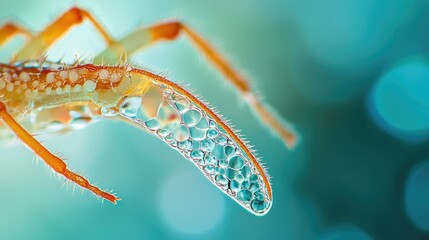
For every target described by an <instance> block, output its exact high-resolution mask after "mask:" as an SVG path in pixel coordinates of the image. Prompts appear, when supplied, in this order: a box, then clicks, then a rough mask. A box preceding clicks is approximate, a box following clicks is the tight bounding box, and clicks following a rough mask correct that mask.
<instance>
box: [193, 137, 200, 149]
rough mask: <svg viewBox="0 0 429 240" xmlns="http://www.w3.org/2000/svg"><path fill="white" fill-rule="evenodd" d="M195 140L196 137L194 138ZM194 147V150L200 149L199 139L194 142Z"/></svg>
mask: <svg viewBox="0 0 429 240" xmlns="http://www.w3.org/2000/svg"><path fill="white" fill-rule="evenodd" d="M194 140H195V139H194ZM192 149H193V150H199V149H200V142H199V141H194V142H193V143H192Z"/></svg>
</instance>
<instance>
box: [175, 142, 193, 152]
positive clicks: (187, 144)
mask: <svg viewBox="0 0 429 240" xmlns="http://www.w3.org/2000/svg"><path fill="white" fill-rule="evenodd" d="M178 147H179V148H180V149H185V150H190V149H191V148H192V141H191V140H185V141H181V142H179V144H178Z"/></svg>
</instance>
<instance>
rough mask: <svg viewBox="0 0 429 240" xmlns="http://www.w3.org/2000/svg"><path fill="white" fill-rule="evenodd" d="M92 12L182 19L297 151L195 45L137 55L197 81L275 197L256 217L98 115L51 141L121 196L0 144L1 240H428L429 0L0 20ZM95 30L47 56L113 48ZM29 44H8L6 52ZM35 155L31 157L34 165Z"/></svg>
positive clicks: (42, 6) (164, 8)
mask: <svg viewBox="0 0 429 240" xmlns="http://www.w3.org/2000/svg"><path fill="white" fill-rule="evenodd" d="M73 5H78V6H80V7H84V8H86V9H88V10H89V11H90V12H92V13H93V14H94V16H95V17H96V18H97V19H99V20H100V22H101V23H102V25H103V26H105V27H106V29H107V31H108V32H109V33H111V34H112V36H114V37H116V38H119V37H121V36H124V35H125V34H127V33H129V32H130V31H132V30H133V29H135V28H136V27H137V26H139V25H141V24H143V25H148V24H151V23H154V22H156V21H159V20H164V19H171V18H172V17H174V18H178V19H181V20H183V21H184V22H186V23H188V24H189V25H191V26H192V27H194V28H195V29H197V30H198V32H200V33H201V34H202V35H203V36H205V37H206V38H207V39H209V40H210V41H211V42H212V43H213V44H214V45H215V46H216V47H217V48H218V49H219V50H220V51H221V52H222V53H224V54H225V55H226V56H227V57H228V59H230V60H231V62H232V63H233V64H234V66H236V67H237V68H238V69H240V71H242V72H243V73H245V74H246V75H247V76H249V78H250V79H251V81H252V85H253V86H254V88H255V89H256V91H257V92H258V93H260V94H261V95H262V96H263V98H264V100H265V102H266V103H267V104H270V105H271V106H272V107H273V108H274V109H276V111H277V112H278V113H279V115H280V116H282V117H283V118H285V119H286V120H287V121H288V122H290V123H291V124H293V125H294V126H295V129H296V130H297V132H298V133H299V137H300V142H299V144H298V146H297V147H296V148H295V149H293V150H288V149H287V148H286V147H285V146H284V145H283V144H282V142H281V140H280V139H279V138H278V137H277V136H276V135H275V134H272V133H271V132H270V130H269V129H267V128H266V127H265V126H264V125H263V124H262V123H261V122H260V121H259V119H258V118H257V117H256V116H255V115H254V114H252V112H251V111H250V109H249V107H248V106H247V105H246V104H245V103H244V102H243V101H242V100H241V99H240V97H239V96H238V94H237V93H236V91H234V89H233V88H232V87H231V85H230V84H228V83H226V81H225V80H224V79H223V77H222V76H221V75H220V74H219V73H217V72H216V71H215V70H214V69H213V68H212V67H211V66H209V64H207V62H206V61H205V60H204V58H202V57H200V55H199V54H198V52H197V51H196V50H195V49H194V48H193V47H192V45H191V44H190V43H189V42H188V41H187V40H186V39H185V38H180V39H179V40H178V41H176V42H173V43H162V44H157V45H156V46H154V47H151V48H148V49H146V50H145V51H143V52H142V53H139V54H137V55H135V56H134V57H133V58H132V60H133V62H134V63H136V64H138V65H140V66H143V67H144V68H145V69H149V70H152V71H154V72H156V73H167V76H168V78H170V79H172V80H173V81H177V82H181V83H184V84H186V85H187V84H189V85H190V87H189V88H191V89H194V90H195V92H196V93H198V94H201V95H202V96H204V99H206V100H207V101H208V102H210V103H211V104H212V105H213V106H216V108H217V109H218V110H219V111H220V112H221V113H222V114H223V115H224V116H226V117H227V118H228V119H231V120H232V122H233V123H234V125H235V126H236V128H237V129H241V130H242V131H243V133H244V134H245V135H246V137H247V139H248V140H249V141H250V142H251V143H252V145H254V146H255V148H256V149H257V150H258V152H259V153H260V155H261V156H262V157H263V161H264V163H266V166H267V167H268V168H269V172H270V175H271V176H272V185H273V194H274V204H273V207H272V209H271V211H270V212H269V213H268V214H267V215H266V216H264V217H256V216H253V215H252V214H250V213H248V212H247V211H246V210H244V209H243V208H241V207H240V206H239V205H238V204H236V203H235V202H234V201H233V200H231V199H229V198H228V197H227V196H226V195H224V194H223V193H222V192H220V191H219V190H218V189H217V188H216V187H214V186H212V184H211V183H210V182H209V181H207V180H206V179H205V177H204V176H203V175H202V174H201V173H200V172H199V171H198V170H197V168H195V167H194V166H193V165H192V164H191V163H190V162H188V161H187V160H185V159H183V158H182V157H181V156H180V155H179V153H177V152H176V151H174V150H173V149H170V148H169V147H168V146H167V145H165V144H164V143H162V142H161V141H159V140H157V139H155V138H154V137H152V136H149V135H148V134H146V133H144V132H140V131H136V129H134V128H133V127H131V126H128V125H126V124H124V123H121V122H112V121H103V122H100V123H98V124H95V125H92V126H90V127H88V128H86V129H84V130H82V131H79V132H73V133H71V134H68V135H64V136H55V137H46V136H41V137H39V138H40V139H42V140H44V144H45V145H46V146H47V147H48V148H49V149H51V150H52V151H59V152H61V153H62V154H64V156H65V157H66V159H67V162H68V164H69V165H70V167H71V168H72V169H74V170H77V171H78V172H80V173H83V174H84V175H85V176H86V177H88V178H89V179H90V180H91V181H92V182H95V183H97V184H98V185H100V186H101V187H103V188H104V187H105V188H109V189H114V190H115V192H117V193H118V195H119V196H120V197H121V198H122V199H123V200H122V201H121V202H119V204H117V205H112V204H110V203H106V202H105V203H101V202H100V201H99V200H96V199H95V198H94V197H92V196H91V194H90V193H88V192H87V191H84V192H83V194H82V193H81V192H82V191H81V190H80V189H76V191H75V192H73V189H72V188H73V186H69V187H68V189H67V186H63V187H61V186H62V185H63V180H61V179H60V180H57V177H56V176H55V175H53V174H51V171H50V170H49V169H48V168H47V167H45V166H44V164H43V163H39V164H37V161H34V155H33V154H32V153H31V152H29V151H28V150H27V149H26V148H25V147H24V146H22V145H20V144H17V145H16V146H13V147H2V148H0V239H330V240H331V239H335V240H337V239H357V240H361V239H362V240H366V239H428V238H429V235H428V231H429V162H428V161H427V159H428V156H429V144H428V142H427V139H428V138H429V134H428V133H429V121H428V120H429V94H428V89H429V81H428V79H429V65H428V64H427V57H428V56H429V28H428V27H427V26H428V23H429V3H428V2H427V1H422V0H389V1H387V0H319V1H314V0H301V1H296V0H287V1H284V0H271V1H256V0H235V1H227V0H218V1H195V0H194V1H192V0H188V1H168V0H160V1H137V0H134V1H132V0H122V1H45V0H39V1H37V2H36V1H22V0H15V1H7V0H3V1H1V2H0V19H2V22H6V21H8V20H13V21H15V22H18V23H20V24H22V25H24V26H26V27H28V28H29V29H32V30H33V31H40V30H41V29H43V27H44V26H46V25H47V24H49V23H50V22H51V21H52V20H53V19H55V17H56V16H58V15H59V14H60V13H61V12H63V11H65V10H66V9H67V8H69V7H70V6H73ZM93 30H94V29H93V28H92V27H91V26H90V25H89V24H83V26H81V27H79V28H75V29H73V30H72V31H71V32H70V33H69V34H68V35H67V36H66V37H65V38H63V39H61V40H60V41H59V42H58V43H57V44H56V45H55V46H54V47H53V48H52V49H51V51H50V53H49V59H51V60H58V59H60V58H63V59H64V61H70V60H72V59H74V56H75V55H78V56H84V57H85V56H86V57H90V56H94V54H96V53H97V52H98V51H101V50H102V49H103V47H104V43H103V41H102V39H101V38H100V37H99V36H98V35H97V34H95V33H94V31H93ZM21 42H22V39H19V38H17V39H15V40H14V41H12V42H10V43H9V44H8V45H6V46H4V47H2V48H1V50H0V52H1V54H0V58H1V60H2V61H8V56H9V54H10V53H12V52H13V51H14V50H15V49H16V48H17V47H18V46H19V45H20V43H21ZM32 159H33V161H32Z"/></svg>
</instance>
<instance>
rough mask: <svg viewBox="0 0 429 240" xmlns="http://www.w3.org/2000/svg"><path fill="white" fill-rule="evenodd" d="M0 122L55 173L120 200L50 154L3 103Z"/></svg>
mask: <svg viewBox="0 0 429 240" xmlns="http://www.w3.org/2000/svg"><path fill="white" fill-rule="evenodd" d="M0 120H3V122H4V124H5V125H7V126H8V127H9V128H10V129H11V130H12V132H14V133H15V135H16V136H17V137H18V138H19V139H20V140H21V141H22V142H23V143H24V144H25V145H26V146H27V147H28V148H30V149H31V150H32V151H33V152H34V153H35V154H37V156H39V157H40V158H41V159H43V161H45V163H46V164H47V165H48V166H49V167H51V168H52V169H53V170H54V171H55V172H57V173H59V174H61V175H63V176H64V177H65V178H67V179H68V180H70V181H72V182H75V183H76V184H78V185H79V186H81V187H83V188H86V189H88V190H89V191H91V192H93V193H94V194H96V195H97V196H100V197H102V198H104V199H107V200H109V201H110V202H112V203H116V201H117V200H119V199H118V198H117V197H116V196H115V195H112V194H110V193H107V192H105V191H102V190H100V189H99V188H98V187H96V186H94V185H91V184H90V183H89V182H88V180H86V179H85V178H84V177H82V176H80V175H79V174H77V173H74V172H72V171H70V170H69V169H67V165H66V163H65V162H64V161H63V160H61V159H60V158H59V157H57V156H55V155H54V154H52V153H51V152H49V150H47V149H46V148H45V147H44V146H43V145H42V144H40V143H39V142H38V141H37V140H36V139H35V138H34V137H33V136H31V134H29V133H28V132H27V131H26V130H25V129H24V128H23V127H22V126H21V125H19V123H17V122H16V121H15V119H13V118H12V116H10V115H9V113H8V112H7V109H6V106H5V105H4V103H2V102H0Z"/></svg>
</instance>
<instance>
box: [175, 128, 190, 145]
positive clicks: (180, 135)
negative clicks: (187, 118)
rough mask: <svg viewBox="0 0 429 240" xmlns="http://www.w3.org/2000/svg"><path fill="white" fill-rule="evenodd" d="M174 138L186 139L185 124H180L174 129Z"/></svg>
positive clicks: (187, 134)
mask: <svg viewBox="0 0 429 240" xmlns="http://www.w3.org/2000/svg"><path fill="white" fill-rule="evenodd" d="M174 138H175V139H176V140H177V141H179V142H180V141H184V140H186V139H188V138H189V131H188V129H187V128H186V127H185V126H183V125H181V126H180V127H179V128H178V129H176V131H174Z"/></svg>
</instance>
